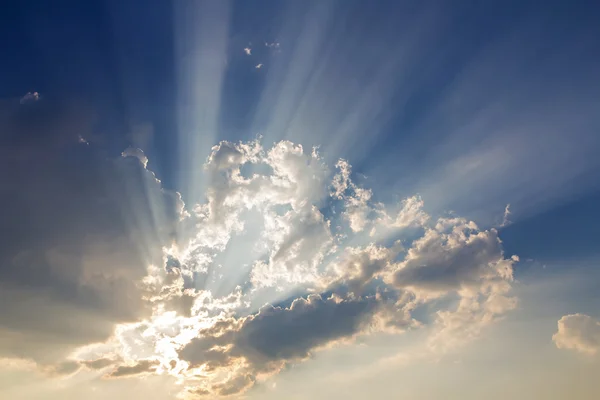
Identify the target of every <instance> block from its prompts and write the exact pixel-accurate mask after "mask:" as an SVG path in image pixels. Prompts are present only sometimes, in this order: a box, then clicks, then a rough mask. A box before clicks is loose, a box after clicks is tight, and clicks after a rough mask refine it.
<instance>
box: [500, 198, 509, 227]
mask: <svg viewBox="0 0 600 400" xmlns="http://www.w3.org/2000/svg"><path fill="white" fill-rule="evenodd" d="M510 214H511V212H510V204H507V205H506V207H505V208H504V215H503V216H502V224H500V227H502V228H504V227H505V226H508V225H510V220H509V219H508V217H509V216H510Z"/></svg>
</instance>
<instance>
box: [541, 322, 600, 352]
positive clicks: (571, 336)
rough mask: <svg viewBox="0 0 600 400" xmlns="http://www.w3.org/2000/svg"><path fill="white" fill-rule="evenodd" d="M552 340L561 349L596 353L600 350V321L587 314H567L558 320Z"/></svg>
mask: <svg viewBox="0 0 600 400" xmlns="http://www.w3.org/2000/svg"><path fill="white" fill-rule="evenodd" d="M552 340H553V341H554V344H556V347H558V348H559V349H569V350H575V351H578V352H580V353H585V354H596V353H597V352H598V350H600V321H598V320H597V319H595V318H592V317H590V316H589V315H585V314H570V315H565V316H564V317H562V318H561V319H560V320H558V332H556V333H555V334H554V335H553V336H552Z"/></svg>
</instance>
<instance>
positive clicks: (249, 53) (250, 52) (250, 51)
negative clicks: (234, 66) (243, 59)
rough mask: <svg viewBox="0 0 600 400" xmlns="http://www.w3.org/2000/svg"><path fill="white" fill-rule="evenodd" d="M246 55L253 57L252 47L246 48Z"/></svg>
mask: <svg viewBox="0 0 600 400" xmlns="http://www.w3.org/2000/svg"><path fill="white" fill-rule="evenodd" d="M244 53H246V54H247V55H249V56H250V55H252V49H251V48H250V47H244Z"/></svg>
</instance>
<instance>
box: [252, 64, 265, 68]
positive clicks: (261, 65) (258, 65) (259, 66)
mask: <svg viewBox="0 0 600 400" xmlns="http://www.w3.org/2000/svg"><path fill="white" fill-rule="evenodd" d="M262 67H263V64H256V66H255V67H254V68H256V69H261V68H262Z"/></svg>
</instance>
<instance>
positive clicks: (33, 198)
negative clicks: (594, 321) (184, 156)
mask: <svg viewBox="0 0 600 400" xmlns="http://www.w3.org/2000/svg"><path fill="white" fill-rule="evenodd" d="M40 126H41V127H43V126H44V125H43V124H41V125H40ZM51 131H52V132H56V135H57V136H56V137H55V139H56V140H57V142H58V143H60V144H56V145H55V146H54V147H51V148H50V149H48V148H42V147H37V146H34V147H33V148H32V149H22V155H23V156H20V157H16V158H12V159H11V158H10V157H7V159H8V160H10V162H11V163H12V164H11V167H12V168H10V169H8V170H7V171H11V174H7V173H6V172H5V175H6V176H4V177H5V178H6V180H5V182H6V183H7V184H6V185H5V186H4V187H3V188H2V189H1V190H5V191H6V193H5V194H6V196H3V197H2V199H3V200H1V201H2V202H3V203H2V204H0V205H2V206H3V207H4V209H5V210H10V211H11V212H10V213H9V214H7V215H6V216H4V215H3V216H2V218H3V220H2V222H3V223H4V224H5V225H3V226H8V227H11V229H10V230H9V231H11V232H12V236H11V237H9V240H8V241H7V242H6V243H2V244H0V249H1V250H2V252H1V253H0V254H1V257H2V260H3V261H4V263H3V264H2V265H3V267H2V269H0V275H1V276H2V278H3V279H2V282H3V283H2V285H3V286H2V289H3V290H2V291H0V297H1V299H0V300H2V302H3V304H4V305H5V307H4V308H3V309H2V311H0V330H2V332H6V333H7V334H5V335H3V336H2V341H0V350H1V351H2V352H4V353H6V354H5V355H6V356H10V357H16V358H23V359H27V358H30V359H34V360H36V362H38V363H39V365H44V366H52V367H55V368H58V367H57V366H61V365H65V366H66V365H67V364H62V363H68V365H69V366H71V365H73V366H84V367H85V368H87V369H88V370H104V369H107V368H109V367H112V366H115V367H113V368H114V369H113V370H112V371H111V372H109V373H108V374H107V375H106V377H109V378H116V377H128V376H137V375H142V374H150V373H152V374H166V375H172V376H174V377H176V378H177V380H178V381H179V382H181V383H182V384H183V391H184V392H185V393H186V395H188V396H196V397H202V396H208V397H214V396H226V395H231V394H235V393H241V392H244V391H246V390H248V389H249V388H250V387H252V386H253V385H255V384H260V383H261V382H264V381H265V380H266V379H268V377H269V376H271V375H273V374H276V373H278V372H279V371H281V370H282V369H283V368H286V367H287V366H290V365H293V364H295V363H299V362H302V361H303V360H305V359H307V358H310V357H311V356H312V355H313V354H315V352H318V351H324V350H325V349H327V348H330V347H332V346H342V345H344V344H346V343H352V342H353V341H354V340H356V339H357V338H358V337H361V336H366V335H372V334H376V333H383V332H385V333H387V334H401V333H402V332H405V331H406V330H410V329H419V328H420V327H422V326H423V325H427V324H430V325H431V328H432V329H430V330H428V332H430V336H429V337H428V342H429V343H430V347H431V348H432V349H435V351H442V352H445V351H447V350H448V349H451V348H456V347H458V346H461V345H463V344H464V343H466V342H467V341H468V340H472V339H474V338H476V337H477V336H478V335H479V334H480V333H481V332H482V331H483V330H484V328H486V327H487V326H489V325H490V324H491V323H493V322H494V321H495V320H497V319H498V318H501V317H502V316H503V315H504V314H505V313H506V312H508V311H509V310H511V309H512V308H514V307H515V304H516V299H514V298H513V297H511V296H510V289H511V282H512V267H513V264H514V263H515V262H516V261H517V258H516V257H513V258H505V257H504V254H503V251H502V247H501V242H500V239H499V238H498V232H497V231H496V230H494V229H490V230H482V229H479V227H477V225H476V224H475V223H473V222H471V221H468V220H465V219H463V218H459V217H456V218H432V217H431V216H430V215H428V214H427V213H426V212H425V211H424V203H423V200H422V199H421V198H419V197H418V196H413V197H408V198H406V199H404V200H402V201H400V202H398V203H397V204H392V205H387V204H383V203H380V202H376V201H374V195H373V192H372V191H371V189H368V188H363V187H361V186H359V185H358V184H356V183H354V182H353V180H352V169H351V166H350V164H349V163H348V162H347V161H345V160H340V161H339V162H338V163H337V164H336V167H337V170H336V171H335V173H332V171H331V170H330V169H329V167H328V166H327V165H326V164H325V162H324V160H323V159H322V157H321V156H320V155H319V153H318V151H317V150H316V149H311V150H309V151H307V150H306V149H305V148H303V147H302V146H300V145H297V144H294V143H292V142H290V141H281V142H277V143H274V144H273V145H272V146H271V147H268V148H265V147H263V144H262V143H261V141H260V140H255V141H250V142H238V143H233V142H227V141H223V142H220V143H218V144H217V145H215V146H213V148H212V149H211V153H210V155H209V157H208V158H207V160H206V163H205V164H204V168H203V169H204V173H205V174H206V182H207V188H206V193H205V194H206V196H205V201H204V202H202V203H198V204H194V205H190V206H188V207H187V208H186V207H184V203H183V200H182V199H181V196H180V195H179V194H178V193H171V192H169V191H166V190H164V189H163V188H162V187H161V184H160V181H159V180H158V179H157V178H156V176H155V175H154V174H153V173H152V171H150V170H148V169H147V166H148V158H147V156H146V155H145V154H144V153H143V151H142V150H140V149H138V148H129V149H126V150H125V151H123V153H122V156H121V157H118V156H117V157H114V158H108V159H107V158H106V157H100V156H99V155H98V154H97V153H96V152H95V145H94V144H93V143H92V144H90V145H89V146H80V145H79V146H78V145H77V138H78V137H79V135H80V134H81V133H80V132H79V130H77V131H76V132H72V134H71V132H69V131H68V130H67V134H65V133H64V132H65V130H63V129H52V130H51ZM59 132H60V135H59ZM63 135H64V136H63ZM7 141H8V143H12V144H13V145H14V142H12V141H11V140H7ZM19 145H20V146H21V147H23V146H25V147H27V146H28V143H20V144H19ZM72 146H74V147H72ZM27 150H28V151H27ZM66 151H73V152H74V153H75V154H77V155H78V157H73V158H69V159H67V163H66V165H63V163H65V161H63V158H62V155H63V153H64V152H66ZM34 155H35V156H34ZM32 157H34V159H35V160H36V163H33V160H32ZM40 160H41V161H40ZM30 165H35V166H36V168H29V166H30ZM40 166H41V167H40ZM239 246H242V247H239ZM420 306H423V307H422V308H423V309H426V310H428V312H431V314H430V315H427V316H426V317H423V318H421V317H419V318H417V317H416V316H415V315H413V314H415V313H414V311H415V309H416V308H417V307H420ZM416 315H418V314H416ZM23 316H25V317H23ZM9 332H11V333H14V334H9ZM440 343H442V344H443V346H442V345H440Z"/></svg>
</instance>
